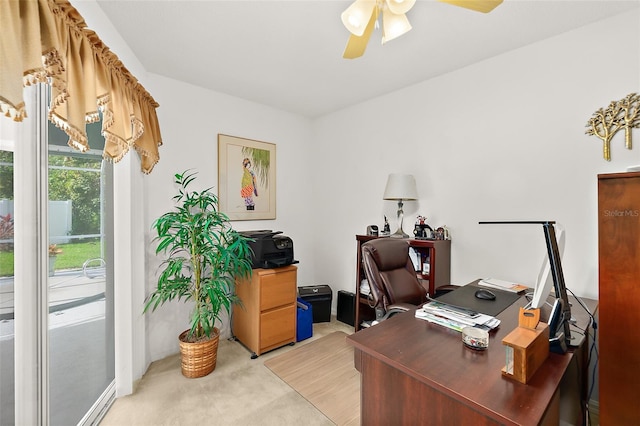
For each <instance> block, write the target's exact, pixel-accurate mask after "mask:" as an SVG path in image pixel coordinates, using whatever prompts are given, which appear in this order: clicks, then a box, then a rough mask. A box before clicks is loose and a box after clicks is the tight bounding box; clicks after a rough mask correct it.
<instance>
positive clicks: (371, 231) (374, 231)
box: [367, 225, 378, 237]
mask: <svg viewBox="0 0 640 426" xmlns="http://www.w3.org/2000/svg"><path fill="white" fill-rule="evenodd" d="M367 235H369V236H372V237H377V236H378V225H369V226H367Z"/></svg>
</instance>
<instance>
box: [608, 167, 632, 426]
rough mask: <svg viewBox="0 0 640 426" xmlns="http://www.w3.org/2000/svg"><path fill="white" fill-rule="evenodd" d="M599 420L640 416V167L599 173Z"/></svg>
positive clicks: (618, 420)
mask: <svg viewBox="0 0 640 426" xmlns="http://www.w3.org/2000/svg"><path fill="white" fill-rule="evenodd" d="M598 259H599V313H600V321H599V329H600V333H599V334H598V338H599V341H600V360H599V363H598V367H599V373H600V374H599V380H600V404H599V405H600V424H602V425H631V424H639V422H640V404H638V401H637V399H638V393H639V392H640V369H639V368H638V365H639V360H640V339H638V333H637V330H636V327H637V325H638V324H640V309H639V308H638V306H639V305H640V173H636V172H634V173H615V174H603V175H598Z"/></svg>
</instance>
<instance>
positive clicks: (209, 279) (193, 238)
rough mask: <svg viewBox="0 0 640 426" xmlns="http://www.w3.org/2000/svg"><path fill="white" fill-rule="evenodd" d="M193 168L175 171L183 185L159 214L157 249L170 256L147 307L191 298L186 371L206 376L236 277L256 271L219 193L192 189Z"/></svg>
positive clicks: (183, 345)
mask: <svg viewBox="0 0 640 426" xmlns="http://www.w3.org/2000/svg"><path fill="white" fill-rule="evenodd" d="M196 174H197V173H196V172H189V171H188V170H187V171H185V172H183V173H181V174H176V175H175V183H176V184H178V186H179V187H180V189H179V191H178V194H177V195H175V196H174V197H173V200H174V201H175V202H176V206H175V209H174V210H172V211H170V212H167V213H165V214H163V215H162V216H160V217H159V218H158V219H156V220H155V222H154V224H153V228H154V229H155V231H156V233H157V236H156V237H155V238H154V241H157V243H158V246H157V247H156V254H161V253H162V254H166V255H167V256H168V257H167V258H166V259H165V260H164V261H163V262H162V264H161V265H160V275H159V278H158V286H157V288H156V289H155V290H154V291H153V292H152V293H151V294H150V295H149V296H148V297H147V299H146V301H145V307H144V312H147V311H148V310H149V309H151V310H152V311H153V310H155V309H156V308H157V307H158V306H160V305H162V304H164V303H165V302H168V301H170V300H174V299H178V300H184V301H191V302H193V304H194V307H193V311H192V313H191V321H190V322H191V328H190V329H188V330H185V331H184V332H182V333H181V334H180V336H179V341H180V352H181V355H182V374H183V375H185V376H186V377H202V376H206V375H207V374H209V373H211V372H212V371H213V370H214V369H215V366H216V365H215V364H216V359H217V350H218V341H219V337H220V331H219V329H218V328H217V327H216V322H221V321H222V320H221V316H220V315H221V312H222V310H223V309H224V311H226V312H227V315H229V314H230V310H231V305H232V304H233V303H238V302H239V299H238V297H237V295H236V293H235V280H236V278H243V279H244V278H248V277H249V276H250V275H251V273H252V269H251V249H250V248H249V245H248V241H249V240H248V239H247V238H246V237H244V236H242V235H241V234H239V233H238V232H236V231H235V230H233V228H232V227H231V223H230V221H229V218H228V217H227V215H225V214H224V213H222V212H220V211H219V210H218V197H217V196H216V195H214V194H213V193H212V192H211V191H210V190H211V188H208V189H205V190H203V191H201V192H197V191H192V192H189V191H188V189H187V187H188V186H189V184H191V183H192V182H193V181H194V180H195V179H196Z"/></svg>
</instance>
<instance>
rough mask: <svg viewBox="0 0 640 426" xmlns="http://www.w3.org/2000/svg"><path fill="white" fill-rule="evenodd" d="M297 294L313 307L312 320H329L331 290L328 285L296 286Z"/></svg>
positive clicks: (331, 298)
mask: <svg viewBox="0 0 640 426" xmlns="http://www.w3.org/2000/svg"><path fill="white" fill-rule="evenodd" d="M298 295H299V296H300V298H301V299H303V300H304V301H305V302H309V303H311V307H312V308H313V322H314V323H315V322H329V321H331V301H332V300H333V292H332V291H331V287H329V286H328V285H309V286H303V287H298Z"/></svg>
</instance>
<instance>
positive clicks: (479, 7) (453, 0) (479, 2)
mask: <svg viewBox="0 0 640 426" xmlns="http://www.w3.org/2000/svg"><path fill="white" fill-rule="evenodd" d="M438 1H441V2H443V3H449V4H452V5H454V6H460V7H464V8H465V9H471V10H475V11H477V12H482V13H489V12H491V11H492V10H493V9H495V8H496V7H498V6H500V4H501V3H502V0H438Z"/></svg>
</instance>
